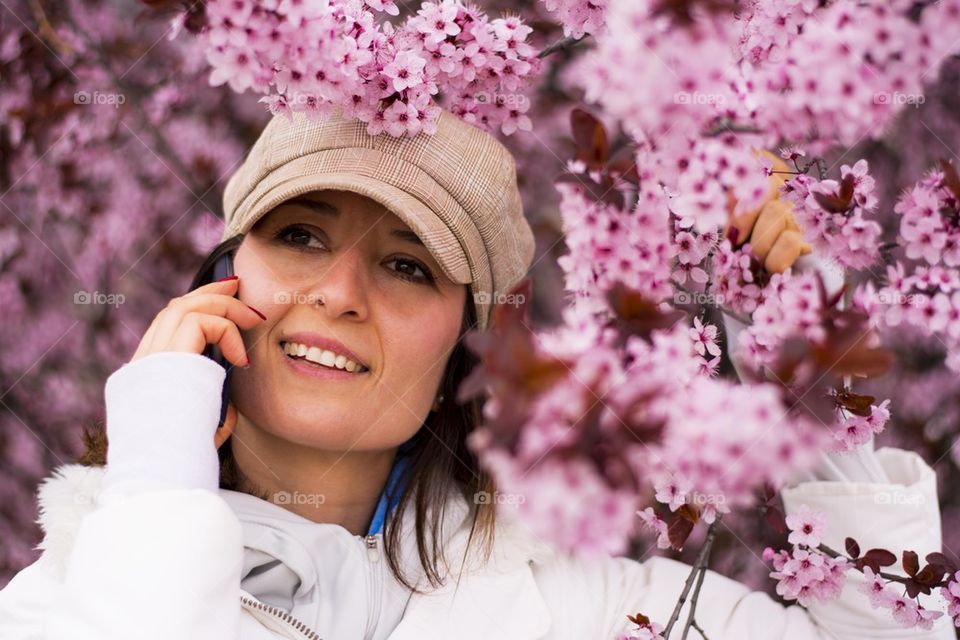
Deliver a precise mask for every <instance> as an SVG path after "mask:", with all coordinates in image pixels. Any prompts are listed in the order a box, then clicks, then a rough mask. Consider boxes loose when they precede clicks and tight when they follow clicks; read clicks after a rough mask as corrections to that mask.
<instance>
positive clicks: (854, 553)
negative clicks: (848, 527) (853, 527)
mask: <svg viewBox="0 0 960 640" xmlns="http://www.w3.org/2000/svg"><path fill="white" fill-rule="evenodd" d="M843 544H844V546H845V547H846V548H847V555H848V556H850V557H851V558H853V559H857V558H859V557H860V545H859V544H857V541H856V540H854V539H853V538H847V539H846V540H844V541H843Z"/></svg>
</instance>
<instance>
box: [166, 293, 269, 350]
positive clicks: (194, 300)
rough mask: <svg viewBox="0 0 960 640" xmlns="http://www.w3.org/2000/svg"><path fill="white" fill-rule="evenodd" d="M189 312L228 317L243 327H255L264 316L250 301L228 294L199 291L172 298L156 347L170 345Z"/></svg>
mask: <svg viewBox="0 0 960 640" xmlns="http://www.w3.org/2000/svg"><path fill="white" fill-rule="evenodd" d="M189 313H204V314H209V315H214V316H221V317H224V318H227V319H228V320H230V321H231V322H233V323H234V324H235V325H237V326H238V327H240V328H241V329H252V328H253V327H255V326H257V325H258V324H260V323H261V322H263V318H262V317H261V316H260V315H259V314H258V313H257V312H256V311H254V310H253V308H252V307H250V306H249V305H247V304H244V303H243V302H241V301H240V300H237V299H236V298H234V297H232V296H228V295H223V294H217V293H198V294H196V295H192V296H183V297H181V298H175V299H173V300H171V301H170V304H168V305H167V308H166V309H164V310H163V311H161V312H160V314H159V315H158V317H157V320H158V325H157V330H156V334H155V336H154V338H153V343H154V346H157V345H159V346H162V345H165V344H169V343H170V341H171V339H172V336H173V335H174V334H175V333H176V332H177V330H178V329H179V327H180V323H181V322H182V321H183V318H184V316H186V315H187V314H189Z"/></svg>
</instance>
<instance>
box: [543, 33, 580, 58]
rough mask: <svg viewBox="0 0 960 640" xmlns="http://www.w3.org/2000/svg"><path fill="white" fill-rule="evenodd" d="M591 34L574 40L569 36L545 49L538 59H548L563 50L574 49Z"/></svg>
mask: <svg viewBox="0 0 960 640" xmlns="http://www.w3.org/2000/svg"><path fill="white" fill-rule="evenodd" d="M589 35H590V34H589V33H585V34H583V35H582V36H580V37H579V38H574V37H573V36H567V37H566V38H561V39H559V40H557V41H556V42H553V43H551V44H548V45H547V46H546V47H544V48H543V49H542V50H541V51H540V53H538V54H537V57H538V58H546V57H547V56H549V55H550V54H551V53H556V52H557V51H562V50H563V49H572V48H573V47H574V46H575V45H576V44H577V43H578V42H580V41H581V40H583V39H584V38H586V37H587V36H589Z"/></svg>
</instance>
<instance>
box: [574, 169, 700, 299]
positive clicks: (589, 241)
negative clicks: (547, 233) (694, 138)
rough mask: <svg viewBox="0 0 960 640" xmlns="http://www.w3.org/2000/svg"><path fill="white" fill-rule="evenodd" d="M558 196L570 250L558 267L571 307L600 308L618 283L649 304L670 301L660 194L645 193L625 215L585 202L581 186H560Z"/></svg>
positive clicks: (666, 224) (669, 246)
mask: <svg viewBox="0 0 960 640" xmlns="http://www.w3.org/2000/svg"><path fill="white" fill-rule="evenodd" d="M557 190H558V191H559V192H560V196H561V200H560V215H561V220H562V224H563V227H562V229H563V233H564V240H565V242H566V246H567V248H568V252H567V253H566V254H565V255H563V256H561V257H560V258H558V260H557V263H558V264H559V265H560V268H561V269H562V270H563V273H564V288H565V289H566V290H567V291H568V292H569V293H570V294H571V295H573V296H574V303H575V304H580V305H585V306H586V308H587V309H591V310H594V311H596V310H599V309H602V308H604V307H605V304H604V302H603V295H602V294H603V293H604V292H606V291H609V290H610V289H611V288H612V287H613V285H614V284H615V283H617V282H620V283H622V284H624V285H626V286H628V287H630V288H631V289H633V290H634V291H637V292H640V293H642V294H644V295H646V296H648V297H649V298H651V299H653V300H662V299H665V298H667V297H669V296H670V295H672V293H673V286H672V285H671V283H670V276H671V273H670V265H671V262H672V258H673V256H674V255H675V254H676V249H675V246H674V243H671V233H670V229H671V224H670V216H669V211H668V209H667V206H666V197H665V196H663V195H662V192H660V191H659V190H657V189H653V190H650V191H649V192H645V193H644V194H643V197H641V199H640V200H639V201H638V202H637V204H636V206H634V207H633V209H632V210H631V211H625V210H623V209H620V208H618V207H616V206H615V205H612V204H609V203H602V202H596V201H594V200H591V199H589V198H587V196H586V195H585V193H584V190H583V188H582V187H580V186H579V185H573V184H569V183H558V184H557ZM688 256H689V254H684V256H683V257H684V258H687V259H689V257H688ZM681 259H683V258H681Z"/></svg>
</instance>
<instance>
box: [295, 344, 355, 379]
mask: <svg viewBox="0 0 960 640" xmlns="http://www.w3.org/2000/svg"><path fill="white" fill-rule="evenodd" d="M283 351H284V353H287V354H289V355H292V356H300V357H302V358H305V359H307V360H309V361H310V362H313V363H315V364H319V365H323V366H325V367H330V368H337V369H343V370H345V371H349V372H350V373H353V372H354V371H358V370H360V369H361V368H362V367H361V366H360V365H359V364H357V363H356V362H354V361H353V360H350V359H349V358H347V357H346V356H344V355H341V354H337V353H334V352H333V351H327V350H325V349H320V348H319V347H308V346H307V345H305V344H300V343H299V342H284V343H283Z"/></svg>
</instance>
